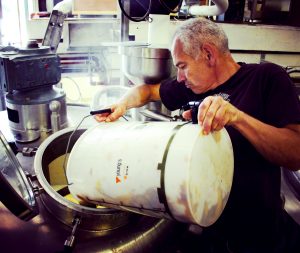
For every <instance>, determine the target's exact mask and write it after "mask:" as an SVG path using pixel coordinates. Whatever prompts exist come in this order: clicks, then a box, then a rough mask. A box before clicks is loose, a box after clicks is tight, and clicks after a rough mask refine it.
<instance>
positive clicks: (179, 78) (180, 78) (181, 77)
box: [177, 69, 185, 83]
mask: <svg viewBox="0 0 300 253" xmlns="http://www.w3.org/2000/svg"><path fill="white" fill-rule="evenodd" d="M177 81H178V82H179V83H180V82H182V81H185V75H184V73H183V72H182V70H180V69H178V70H177Z"/></svg>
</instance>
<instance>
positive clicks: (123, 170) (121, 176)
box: [116, 159, 128, 184]
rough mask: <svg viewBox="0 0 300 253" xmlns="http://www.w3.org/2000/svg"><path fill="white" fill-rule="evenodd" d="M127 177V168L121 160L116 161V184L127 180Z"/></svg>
mask: <svg viewBox="0 0 300 253" xmlns="http://www.w3.org/2000/svg"><path fill="white" fill-rule="evenodd" d="M127 177H128V166H127V165H124V163H123V160H122V159H118V162H117V171H116V184H118V183H121V182H122V181H125V180H127Z"/></svg>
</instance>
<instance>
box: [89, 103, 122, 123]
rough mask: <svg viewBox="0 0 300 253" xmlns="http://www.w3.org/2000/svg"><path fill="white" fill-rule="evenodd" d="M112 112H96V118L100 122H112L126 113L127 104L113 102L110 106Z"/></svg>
mask: <svg viewBox="0 0 300 253" xmlns="http://www.w3.org/2000/svg"><path fill="white" fill-rule="evenodd" d="M109 108H110V109H111V111H112V112H111V113H102V114H96V115H95V119H96V120H97V121H98V122H111V121H116V120H118V119H119V118H120V117H122V116H123V115H124V114H125V113H126V105H124V104H121V103H120V104H113V105H111V106H110V107H109Z"/></svg>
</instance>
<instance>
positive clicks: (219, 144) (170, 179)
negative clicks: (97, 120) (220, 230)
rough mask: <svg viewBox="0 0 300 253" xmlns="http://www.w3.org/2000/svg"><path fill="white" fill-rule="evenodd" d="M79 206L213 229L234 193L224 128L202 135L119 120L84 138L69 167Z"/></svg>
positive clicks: (192, 129)
mask: <svg viewBox="0 0 300 253" xmlns="http://www.w3.org/2000/svg"><path fill="white" fill-rule="evenodd" d="M66 173H67V178H68V181H69V184H70V185H69V189H70V192H71V194H73V196H74V197H75V198H78V199H79V200H84V201H87V202H90V203H95V204H100V205H103V206H107V207H113V208H116V209H121V210H128V211H133V212H137V213H140V214H144V215H149V216H154V217H159V218H171V219H175V220H177V221H180V222H186V223H194V224H198V225H201V226H209V225H211V224H212V223H214V222H215V221H216V220H217V219H218V217H219V216H220V215H221V213H222V211H223V209H224V207H225V205H226V202H227V200H228V196H229V193H230V189H231V184H232V177H233V151H232V145H231V141H230V138H229V135H228V133H227V131H226V130H225V129H223V130H221V131H217V132H214V133H212V134H209V135H203V134H202V132H201V130H200V127H199V125H195V124H190V123H189V124H184V123H183V122H146V123H145V122H114V123H103V124H99V125H96V126H94V127H92V128H90V129H88V130H87V131H86V132H84V133H83V134H82V135H81V136H80V138H79V139H78V140H77V142H76V143H75V145H74V147H73V149H72V150H71V153H70V157H69V160H68V164H67V172H66Z"/></svg>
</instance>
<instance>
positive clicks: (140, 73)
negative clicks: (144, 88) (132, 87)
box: [121, 46, 175, 84]
mask: <svg viewBox="0 0 300 253" xmlns="http://www.w3.org/2000/svg"><path fill="white" fill-rule="evenodd" d="M121 53H122V67H123V72H124V74H125V76H126V77H127V78H128V79H129V80H130V81H132V82H133V83H135V84H143V83H146V84H156V83H159V82H161V81H162V80H164V79H167V78H169V77H170V76H171V75H172V74H175V68H174V66H173V62H172V57H171V53H170V51H169V49H166V48H153V47H150V46H149V47H148V46H125V47H122V50H121Z"/></svg>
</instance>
